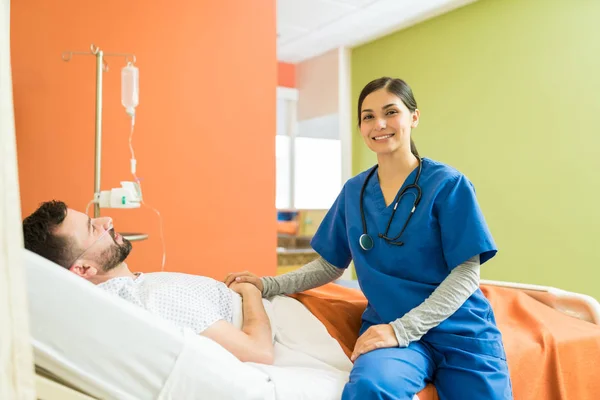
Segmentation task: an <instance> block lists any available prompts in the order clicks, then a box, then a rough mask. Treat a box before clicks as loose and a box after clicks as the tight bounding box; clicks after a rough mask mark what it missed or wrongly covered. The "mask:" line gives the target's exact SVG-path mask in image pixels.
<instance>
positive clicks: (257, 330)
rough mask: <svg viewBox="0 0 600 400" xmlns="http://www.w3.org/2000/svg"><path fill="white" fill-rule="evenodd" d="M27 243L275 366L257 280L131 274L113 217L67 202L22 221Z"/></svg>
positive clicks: (246, 356) (243, 355)
mask: <svg viewBox="0 0 600 400" xmlns="http://www.w3.org/2000/svg"><path fill="white" fill-rule="evenodd" d="M23 233H24V238H25V248H27V249H28V250H31V251H33V252H35V253H37V254H39V255H41V256H43V257H45V258H47V259H49V260H50V261H53V262H55V263H56V264H58V265H60V266H62V267H64V268H66V269H68V270H69V271H71V272H73V273H75V274H77V275H79V276H81V277H82V278H85V279H87V280H88V281H90V282H92V283H94V284H96V285H97V286H98V287H100V288H102V289H104V290H106V291H108V292H110V293H113V294H116V295H118V296H120V297H122V298H124V299H126V300H128V301H130V302H132V303H134V304H137V305H139V306H141V307H143V308H145V309H147V310H148V311H150V312H152V313H154V314H158V315H160V316H162V317H163V318H165V319H167V320H170V321H172V322H173V323H175V324H177V325H179V326H184V327H188V328H191V329H193V330H194V331H195V332H196V333H198V334H201V335H204V336H206V337H209V338H211V339H212V340H214V341H215V342H217V343H219V344H220V345H221V346H223V347H224V348H225V349H227V350H228V351H230V352H231V353H232V354H233V355H235V356H236V357H237V358H239V359H240V360H241V361H252V362H257V363H262V364H272V363H273V342H272V335H271V326H270V322H269V318H268V316H267V314H266V312H265V308H264V306H263V303H262V294H261V293H260V291H259V290H258V289H257V288H256V287H255V286H254V285H252V284H249V283H240V284H233V285H231V286H229V288H228V287H227V286H225V284H224V283H222V282H219V281H216V280H214V279H211V278H207V277H202V276H196V275H188V274H181V273H175V272H158V273H147V274H142V273H140V272H138V273H132V272H131V270H130V269H129V267H128V266H127V264H126V263H125V260H126V259H127V256H128V255H129V253H130V251H131V243H130V242H129V241H128V240H127V239H125V238H123V237H122V236H121V235H119V234H118V233H117V232H115V230H114V228H113V226H112V219H111V218H109V217H102V218H94V219H91V218H89V217H88V216H87V215H86V214H83V213H81V212H78V211H75V210H73V209H70V208H67V205H66V204H65V203H63V202H61V201H49V202H45V203H43V204H42V205H41V206H40V207H39V208H38V209H37V210H36V211H35V212H34V213H33V214H31V215H30V216H28V217H27V218H25V220H24V221H23ZM232 291H234V292H236V293H238V294H239V295H241V296H242V304H243V323H242V328H241V330H240V329H238V328H236V327H235V326H234V325H233V324H232V319H233V310H232V303H233V298H232V296H237V295H235V294H234V293H233V292H232Z"/></svg>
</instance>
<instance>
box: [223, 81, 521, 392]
mask: <svg viewBox="0 0 600 400" xmlns="http://www.w3.org/2000/svg"><path fill="white" fill-rule="evenodd" d="M465 112H468V110H467V111H465ZM419 117H420V111H419V110H418V109H417V103H416V101H415V99H414V97H413V93H412V90H411V89H410V87H409V86H408V85H407V84H406V83H405V82H404V81H402V80H400V79H392V78H380V79H377V80H374V81H372V82H370V83H368V84H367V85H366V86H365V88H364V89H363V90H362V92H361V93H360V96H359V99H358V126H359V128H360V133H361V136H362V138H363V140H364V141H365V143H366V145H367V146H368V147H369V149H371V150H372V151H373V152H375V153H376V154H377V165H376V166H374V167H373V168H370V169H369V170H367V171H364V172H363V173H361V174H359V175H358V176H356V177H354V178H351V179H350V180H348V182H346V184H345V185H344V187H343V188H342V191H341V193H340V194H339V196H338V198H337V200H336V201H335V203H334V204H333V206H332V207H331V209H330V210H329V212H328V214H327V215H326V217H325V219H324V220H323V222H322V223H321V225H320V226H319V229H318V231H317V233H316V235H315V236H314V238H313V240H312V243H311V245H312V247H313V248H314V249H315V251H316V252H317V253H318V254H319V255H320V256H321V257H320V258H319V259H317V260H315V261H313V262H311V263H309V264H307V265H305V266H304V267H302V268H300V269H299V270H296V271H294V272H291V273H288V274H285V275H281V276H278V277H275V278H273V277H263V278H260V279H259V278H258V277H256V276H255V275H253V274H250V273H248V272H241V273H236V274H230V275H228V276H227V277H226V278H225V283H226V284H232V283H235V282H250V283H253V284H255V285H256V286H257V288H259V289H260V290H261V291H262V293H263V296H265V297H269V296H273V295H279V294H291V293H295V292H299V291H304V290H307V289H310V288H313V287H317V286H320V285H324V284H326V283H328V282H331V281H333V280H335V279H337V278H339V277H340V276H341V275H342V272H343V270H344V269H345V268H347V267H348V265H349V264H350V261H354V266H355V268H356V274H357V277H358V281H359V284H360V287H361V289H362V291H363V292H364V294H365V296H366V298H367V300H368V306H367V308H366V310H365V312H364V314H363V318H362V326H361V330H360V337H359V339H358V341H357V342H356V345H355V348H354V353H353V355H352V359H353V361H354V367H353V369H352V372H351V374H350V381H349V382H348V383H347V384H346V386H345V388H344V392H343V397H342V398H343V399H344V400H350V399H355V400H363V399H386V400H388V399H390V400H391V399H412V398H413V396H414V395H415V394H416V393H418V392H419V391H420V390H421V389H423V388H424V387H425V385H426V383H427V382H433V383H434V385H435V387H436V389H437V392H438V395H439V398H440V399H441V400H451V399H456V400H463V399H486V400H494V399H512V389H511V382H510V376H509V371H508V366H507V362H506V356H505V353H504V346H503V343H502V337H501V334H500V331H499V330H498V328H497V326H496V321H495V317H494V314H493V312H492V308H491V305H490V303H489V302H488V301H487V299H486V298H485V297H484V295H483V293H482V292H481V290H480V289H479V269H480V264H483V263H485V262H486V261H488V260H489V259H490V258H492V257H493V256H494V255H495V254H496V251H497V250H496V246H495V244H494V240H493V238H492V235H491V234H490V232H489V230H488V227H487V225H486V222H485V219H484V217H483V215H482V212H481V210H480V208H479V205H478V203H477V199H476V196H475V190H474V188H473V185H472V184H471V182H469V180H468V179H467V178H466V177H465V176H464V175H463V174H461V173H460V172H459V171H457V170H455V169H454V168H452V167H449V166H447V165H445V164H442V163H440V162H437V161H434V160H431V159H429V158H421V157H420V156H419V154H418V152H417V150H416V148H415V146H414V143H413V141H412V138H411V133H412V129H413V128H416V127H417V124H418V123H419Z"/></svg>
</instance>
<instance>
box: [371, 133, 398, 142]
mask: <svg viewBox="0 0 600 400" xmlns="http://www.w3.org/2000/svg"><path fill="white" fill-rule="evenodd" d="M394 135H395V133H390V134H388V135H379V136H374V137H373V140H375V141H381V140H386V139H389V138H391V137H392V136H394Z"/></svg>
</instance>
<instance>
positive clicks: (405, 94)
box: [358, 76, 419, 157]
mask: <svg viewBox="0 0 600 400" xmlns="http://www.w3.org/2000/svg"><path fill="white" fill-rule="evenodd" d="M379 89H386V90H387V91H388V92H389V93H391V94H393V95H396V96H398V97H399V98H400V100H402V102H403V103H404V105H405V106H406V108H408V109H409V110H410V112H414V111H415V110H416V109H417V101H416V100H415V96H413V92H412V89H411V88H410V86H408V84H407V83H406V82H404V81H403V80H402V79H398V78H389V77H387V76H385V77H383V78H379V79H375V80H374V81H371V82H369V83H367V85H366V86H365V87H364V88H363V90H362V92H360V96H358V126H360V123H361V118H360V114H361V112H360V111H361V109H362V104H363V101H365V98H366V97H367V96H368V95H370V94H371V93H373V92H374V91H376V90H379ZM410 151H411V153H413V155H414V156H415V157H419V152H418V151H417V146H415V142H414V141H413V139H412V137H411V138H410Z"/></svg>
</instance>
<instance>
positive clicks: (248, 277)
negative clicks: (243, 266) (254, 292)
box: [223, 271, 263, 293]
mask: <svg viewBox="0 0 600 400" xmlns="http://www.w3.org/2000/svg"><path fill="white" fill-rule="evenodd" d="M223 282H224V283H225V285H227V286H230V285H231V284H232V283H234V282H237V283H242V282H247V283H251V284H253V285H254V286H256V288H257V289H258V290H260V292H261V293H262V291H263V284H262V281H261V280H260V278H259V277H258V276H256V275H254V274H253V273H251V272H248V271H244V272H232V273H230V274H228V275H227V276H226V277H225V280H224V281H223Z"/></svg>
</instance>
